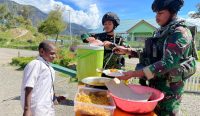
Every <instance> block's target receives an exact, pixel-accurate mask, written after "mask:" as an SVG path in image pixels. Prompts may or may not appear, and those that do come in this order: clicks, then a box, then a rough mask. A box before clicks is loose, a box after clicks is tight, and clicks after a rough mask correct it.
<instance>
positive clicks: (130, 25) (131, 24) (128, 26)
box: [90, 19, 200, 33]
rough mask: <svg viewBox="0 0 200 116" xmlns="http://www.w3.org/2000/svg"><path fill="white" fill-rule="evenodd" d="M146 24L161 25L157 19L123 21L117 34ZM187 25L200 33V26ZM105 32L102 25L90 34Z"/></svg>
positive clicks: (156, 26)
mask: <svg viewBox="0 0 200 116" xmlns="http://www.w3.org/2000/svg"><path fill="white" fill-rule="evenodd" d="M144 21H145V22H146V23H148V24H149V25H151V26H152V27H155V28H158V27H159V25H158V24H157V23H156V21H155V19H146V20H144V19H139V20H121V21H120V25H119V26H118V27H117V28H116V29H115V32H116V33H127V32H128V30H130V29H131V28H133V27H134V26H135V25H137V24H139V23H141V22H144ZM186 24H187V25H193V26H197V31H198V32H200V25H196V24H193V23H190V22H186ZM101 32H103V26H102V25H101V26H100V27H99V28H97V29H95V30H92V31H90V33H101Z"/></svg>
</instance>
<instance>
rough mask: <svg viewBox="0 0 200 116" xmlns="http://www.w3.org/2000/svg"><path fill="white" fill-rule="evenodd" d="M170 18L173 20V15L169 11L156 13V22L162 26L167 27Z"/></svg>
mask: <svg viewBox="0 0 200 116" xmlns="http://www.w3.org/2000/svg"><path fill="white" fill-rule="evenodd" d="M170 18H171V13H170V12H169V11H168V10H161V11H158V12H156V22H157V23H158V25H160V26H164V25H166V24H167V23H168V20H169V19H170Z"/></svg>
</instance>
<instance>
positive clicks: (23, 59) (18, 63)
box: [11, 57, 35, 69]
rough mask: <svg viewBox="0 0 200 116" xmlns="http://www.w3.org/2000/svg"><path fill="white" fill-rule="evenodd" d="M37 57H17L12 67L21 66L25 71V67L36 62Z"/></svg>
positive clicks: (13, 59) (13, 60)
mask: <svg viewBox="0 0 200 116" xmlns="http://www.w3.org/2000/svg"><path fill="white" fill-rule="evenodd" d="M34 59H35V57H16V58H12V62H11V65H16V66H20V69H24V68H25V66H26V65H27V64H28V63H29V62H30V61H32V60H34Z"/></svg>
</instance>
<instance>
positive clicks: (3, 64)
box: [0, 48, 200, 116]
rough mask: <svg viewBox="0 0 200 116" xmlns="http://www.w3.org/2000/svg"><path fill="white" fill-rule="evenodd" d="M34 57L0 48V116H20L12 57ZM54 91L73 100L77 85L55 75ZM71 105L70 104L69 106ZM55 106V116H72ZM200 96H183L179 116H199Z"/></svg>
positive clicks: (19, 77) (68, 109)
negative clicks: (11, 64)
mask: <svg viewBox="0 0 200 116" xmlns="http://www.w3.org/2000/svg"><path fill="white" fill-rule="evenodd" d="M19 52H20V56H36V55H37V54H38V52H34V51H27V50H16V49H7V48H0V56H1V57H0V116H21V115H22V108H21V105H20V100H19V99H20V97H19V96H20V87H21V81H22V71H19V70H17V69H18V67H14V66H10V65H9V62H11V58H12V57H16V56H18V54H19ZM137 62H138V60H137V59H129V60H127V64H128V65H129V66H130V69H132V66H131V65H134V64H136V63H137ZM56 75H57V77H56V81H55V91H56V94H58V95H66V94H67V96H68V98H69V99H70V100H73V98H74V95H75V93H76V90H77V83H69V78H65V76H61V75H60V74H58V73H56ZM70 105H71V104H70ZM70 105H66V104H65V105H56V116H74V111H73V106H70ZM199 112H200V94H191V93H186V94H184V95H183V99H182V104H181V108H180V115H181V116H200V113H199Z"/></svg>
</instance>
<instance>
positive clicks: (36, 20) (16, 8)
mask: <svg viewBox="0 0 200 116" xmlns="http://www.w3.org/2000/svg"><path fill="white" fill-rule="evenodd" d="M0 4H5V5H6V6H7V7H8V10H9V11H10V12H11V13H12V14H14V15H15V16H17V15H18V14H19V12H20V11H22V10H23V7H24V6H26V7H27V9H28V10H29V12H30V13H29V15H28V18H29V19H31V21H32V24H33V26H35V27H37V26H38V24H40V22H42V21H43V20H45V19H46V18H47V16H48V14H45V13H43V12H42V11H41V10H39V9H38V8H36V7H34V6H31V5H22V4H18V3H16V2H14V1H10V0H0ZM69 32H70V24H68V28H67V29H66V30H65V31H63V32H62V33H61V34H69ZM87 32H89V30H88V29H87V28H85V27H83V26H81V25H78V24H75V23H71V33H72V35H80V34H82V33H87Z"/></svg>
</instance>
